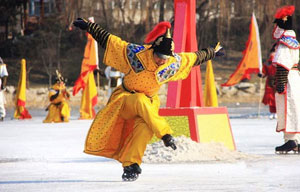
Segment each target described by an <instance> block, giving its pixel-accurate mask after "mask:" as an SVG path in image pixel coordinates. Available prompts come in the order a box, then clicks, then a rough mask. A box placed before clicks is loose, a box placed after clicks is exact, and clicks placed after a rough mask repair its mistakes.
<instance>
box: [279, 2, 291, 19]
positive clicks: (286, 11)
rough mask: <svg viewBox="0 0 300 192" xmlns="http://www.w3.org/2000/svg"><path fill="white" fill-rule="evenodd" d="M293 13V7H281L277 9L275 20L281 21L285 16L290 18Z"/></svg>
mask: <svg viewBox="0 0 300 192" xmlns="http://www.w3.org/2000/svg"><path fill="white" fill-rule="evenodd" d="M294 11H295V6H294V5H290V6H289V5H288V6H284V7H281V8H279V9H277V11H276V14H275V18H276V19H282V18H284V17H285V16H292V15H293V13H294Z"/></svg>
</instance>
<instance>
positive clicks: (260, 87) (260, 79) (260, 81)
mask: <svg viewBox="0 0 300 192" xmlns="http://www.w3.org/2000/svg"><path fill="white" fill-rule="evenodd" d="M261 95H262V78H259V101H258V114H257V117H258V118H260V110H261V99H262V98H261Z"/></svg>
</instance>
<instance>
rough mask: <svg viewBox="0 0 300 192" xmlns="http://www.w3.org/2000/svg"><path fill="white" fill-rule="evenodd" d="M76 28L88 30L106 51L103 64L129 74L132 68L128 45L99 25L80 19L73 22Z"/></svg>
mask: <svg viewBox="0 0 300 192" xmlns="http://www.w3.org/2000/svg"><path fill="white" fill-rule="evenodd" d="M73 24H74V26H76V27H79V28H80V29H82V30H86V31H87V32H88V33H90V34H91V35H92V36H93V38H94V39H95V40H96V41H97V42H98V43H99V45H100V46H101V47H102V48H104V49H105V53H104V58H103V63H105V65H109V66H111V67H113V68H115V69H116V70H118V71H121V72H122V73H128V71H129V70H130V66H129V65H128V61H127V57H126V55H125V54H124V53H126V49H127V45H128V43H127V42H126V41H123V40H122V39H121V38H119V37H117V36H115V35H112V34H110V33H108V32H107V31H106V30H105V29H103V28H101V27H100V25H98V24H97V23H92V22H90V21H87V20H84V19H81V18H78V19H77V20H75V21H74V22H73Z"/></svg>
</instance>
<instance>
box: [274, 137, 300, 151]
mask: <svg viewBox="0 0 300 192" xmlns="http://www.w3.org/2000/svg"><path fill="white" fill-rule="evenodd" d="M289 151H294V152H295V153H298V151H299V145H298V143H297V141H295V140H288V141H287V142H286V143H285V144H283V145H281V146H278V147H276V148H275V152H276V153H279V154H286V153H288V152H289Z"/></svg>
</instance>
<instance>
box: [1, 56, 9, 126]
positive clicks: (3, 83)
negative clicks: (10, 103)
mask: <svg viewBox="0 0 300 192" xmlns="http://www.w3.org/2000/svg"><path fill="white" fill-rule="evenodd" d="M7 77H8V72H7V69H6V64H4V62H3V60H2V58H1V57H0V121H3V120H4V117H5V115H6V111H5V106H4V104H5V97H4V90H5V87H6V81H7Z"/></svg>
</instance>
